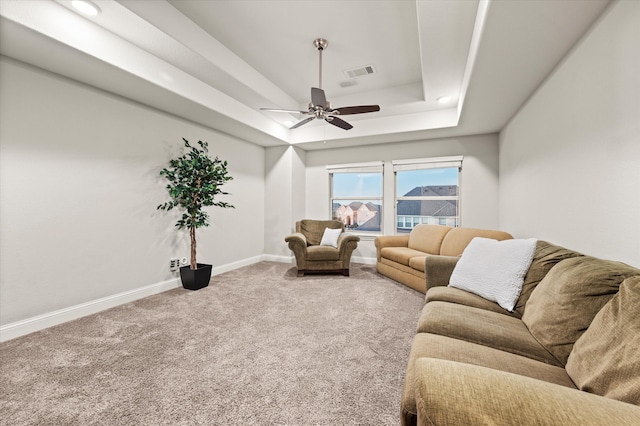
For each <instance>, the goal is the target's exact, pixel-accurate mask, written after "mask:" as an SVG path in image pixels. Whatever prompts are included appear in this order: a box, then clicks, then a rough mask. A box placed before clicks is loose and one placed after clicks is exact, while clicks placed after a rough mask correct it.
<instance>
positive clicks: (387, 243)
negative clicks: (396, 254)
mask: <svg viewBox="0 0 640 426" xmlns="http://www.w3.org/2000/svg"><path fill="white" fill-rule="evenodd" d="M374 243H375V246H376V256H377V258H378V262H380V251H381V250H382V249H383V248H385V247H408V246H409V235H381V236H379V237H376V239H375V240H374Z"/></svg>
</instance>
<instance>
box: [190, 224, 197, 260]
mask: <svg viewBox="0 0 640 426" xmlns="http://www.w3.org/2000/svg"><path fill="white" fill-rule="evenodd" d="M189 236H190V237H191V269H198V266H197V265H198V264H197V262H196V228H195V227H193V226H192V227H191V228H189Z"/></svg>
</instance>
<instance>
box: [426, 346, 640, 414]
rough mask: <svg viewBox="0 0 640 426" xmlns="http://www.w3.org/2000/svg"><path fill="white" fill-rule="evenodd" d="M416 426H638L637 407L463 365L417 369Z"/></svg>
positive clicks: (437, 363)
mask: <svg viewBox="0 0 640 426" xmlns="http://www.w3.org/2000/svg"><path fill="white" fill-rule="evenodd" d="M415 370H416V373H417V374H416V378H415V391H416V395H415V399H416V407H417V424H418V425H419V426H422V425H430V426H433V425H473V426H483V425H537V426H541V425H545V426H566V425H580V426H602V425H639V424H640V407H638V406H636V405H632V404H625V403H623V402H620V401H615V400H612V399H608V398H603V397H601V396H597V395H591V394H589V393H586V392H580V391H579V390H576V389H570V388H567V387H565V386H558V385H556V384H553V383H548V382H545V381H543V380H537V379H533V378H530V377H523V376H522V375H520V374H513V373H509V372H505V371H495V370H494V369H490V368H486V367H480V366H475V365H470V364H467V363H461V362H455V361H450V360H441V359H434V358H420V359H418V360H417V361H416V363H415Z"/></svg>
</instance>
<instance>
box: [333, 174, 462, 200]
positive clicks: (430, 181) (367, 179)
mask: <svg viewBox="0 0 640 426" xmlns="http://www.w3.org/2000/svg"><path fill="white" fill-rule="evenodd" d="M457 184H458V169H457V167H447V168H442V169H422V170H411V171H405V172H398V180H397V188H398V195H399V196H402V195H405V194H406V193H407V192H409V191H411V190H412V189H413V188H415V187H417V186H423V185H432V186H437V185H457ZM333 196H334V197H354V198H362V197H382V175H381V174H380V173H335V174H334V175H333Z"/></svg>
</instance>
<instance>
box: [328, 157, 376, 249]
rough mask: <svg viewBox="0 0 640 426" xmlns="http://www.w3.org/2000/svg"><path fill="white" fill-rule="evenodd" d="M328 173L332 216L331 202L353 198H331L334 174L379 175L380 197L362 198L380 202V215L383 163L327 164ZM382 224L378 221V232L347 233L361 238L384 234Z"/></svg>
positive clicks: (331, 205)
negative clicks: (380, 175) (380, 178)
mask: <svg viewBox="0 0 640 426" xmlns="http://www.w3.org/2000/svg"><path fill="white" fill-rule="evenodd" d="M326 169H327V171H328V172H329V203H330V207H329V209H330V210H329V211H330V212H331V213H332V214H333V200H353V199H354V197H334V196H333V178H332V177H331V176H332V175H333V174H334V173H381V174H382V195H381V196H380V197H364V198H366V199H371V200H380V213H381V214H382V213H383V210H384V161H370V162H367V163H348V164H328V165H327V166H326ZM383 231H384V223H383V222H382V221H380V231H357V230H355V231H348V232H349V233H350V234H354V235H359V236H363V237H367V236H371V238H374V237H375V236H377V235H383V234H384V232H383Z"/></svg>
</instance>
